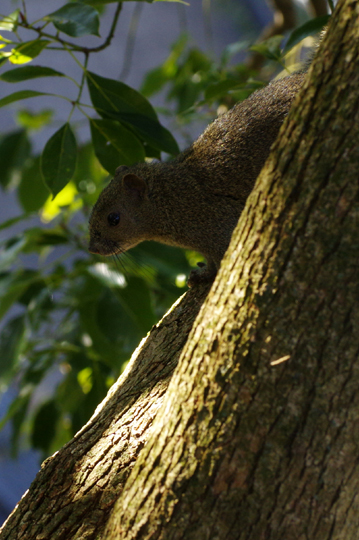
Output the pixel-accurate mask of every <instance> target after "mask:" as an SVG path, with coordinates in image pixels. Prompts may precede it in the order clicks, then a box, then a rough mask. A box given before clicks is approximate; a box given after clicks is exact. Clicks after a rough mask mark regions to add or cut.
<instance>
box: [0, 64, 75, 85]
mask: <svg viewBox="0 0 359 540" xmlns="http://www.w3.org/2000/svg"><path fill="white" fill-rule="evenodd" d="M37 77H65V75H64V74H63V73H61V72H60V71H56V69H52V68H49V67H44V66H24V67H19V68H14V69H9V70H8V71H5V72H4V73H2V74H1V75H0V80H2V81H5V82H8V83H17V82H20V81H26V80H28V79H35V78H37Z"/></svg>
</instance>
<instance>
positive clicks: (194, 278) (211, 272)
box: [187, 262, 217, 288]
mask: <svg viewBox="0 0 359 540" xmlns="http://www.w3.org/2000/svg"><path fill="white" fill-rule="evenodd" d="M197 266H199V268H196V269H195V270H192V271H191V273H190V275H189V276H188V280H187V285H188V287H191V288H192V287H194V286H195V285H199V284H200V283H212V281H214V278H215V277H216V274H217V270H216V268H213V267H212V268H209V267H208V266H207V265H206V264H204V263H203V262H199V263H197Z"/></svg>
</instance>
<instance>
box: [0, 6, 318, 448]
mask: <svg viewBox="0 0 359 540" xmlns="http://www.w3.org/2000/svg"><path fill="white" fill-rule="evenodd" d="M108 3H111V1H109V0H107V1H106V0H91V1H89V0H87V1H86V3H82V2H70V3H65V4H64V5H63V6H62V7H61V8H60V9H58V10H57V11H55V12H52V13H49V14H47V15H45V16H44V17H43V19H42V20H41V21H36V23H32V22H31V21H29V20H27V18H26V13H25V12H23V11H21V10H20V9H16V10H15V11H14V12H13V13H11V14H9V15H7V16H5V17H3V18H2V20H0V31H1V32H2V33H5V34H6V36H7V37H3V36H0V43H1V45H0V48H1V51H0V65H2V67H4V70H3V71H2V73H0V80H1V81H3V83H9V85H10V86H11V90H10V92H9V94H8V95H6V96H5V97H3V98H2V99H0V107H4V106H8V105H11V104H12V103H15V102H19V101H23V100H26V99H29V98H36V99H39V100H41V97H42V96H44V95H47V96H49V95H50V96H51V95H52V94H51V93H49V92H46V81H47V80H48V78H49V77H61V78H68V79H70V80H71V81H72V82H73V83H74V84H75V86H74V88H75V92H76V95H75V96H71V98H69V97H68V96H62V97H63V99H65V100H66V102H67V103H68V104H69V115H68V118H67V119H66V118H63V120H62V125H61V126H60V127H59V126H58V125H57V126H54V125H52V118H53V115H52V111H51V110H48V109H45V110H43V111H40V112H38V113H34V112H33V111H31V110H27V109H22V110H20V111H19V112H18V113H17V116H16V119H17V123H18V124H19V127H18V128H17V129H16V130H14V131H12V132H10V133H4V134H2V135H1V136H0V161H1V164H2V167H1V169H2V170H1V176H0V185H1V188H2V189H3V190H10V189H14V190H16V195H17V198H18V201H19V204H20V206H21V208H22V210H23V214H21V215H19V216H18V217H16V218H13V219H10V220H8V221H7V222H4V223H2V224H0V231H1V233H2V239H1V240H0V249H1V252H0V318H2V321H3V322H2V326H1V333H0V359H1V362H0V391H5V390H6V389H7V388H8V386H9V385H10V384H11V383H12V381H14V380H15V381H16V385H17V389H18V395H17V397H16V398H15V400H14V401H13V403H12V404H11V406H10V408H9V410H8V411H7V414H6V416H5V417H4V418H3V419H2V420H1V425H4V424H5V423H6V422H7V421H9V420H11V422H12V427H13V436H12V445H13V450H14V451H16V450H17V448H18V445H19V441H20V438H21V434H22V433H23V432H24V431H26V432H27V433H28V434H29V438H30V440H31V444H32V445H33V446H34V447H36V448H39V449H41V450H42V451H43V453H44V454H47V453H49V452H52V451H54V450H55V449H57V448H58V447H59V446H60V445H62V444H63V443H64V442H66V440H67V439H68V438H69V437H71V436H72V435H73V434H74V433H75V432H76V431H77V430H78V429H80V428H81V427H82V425H83V424H84V423H85V422H86V421H87V420H88V418H89V416H90V415H91V414H92V413H93V411H94V408H95V407H96V405H97V404H98V403H99V402H100V401H101V399H103V397H104V396H105V394H106V392H107V390H108V388H109V386H110V385H111V384H112V383H113V382H114V381H115V380H116V378H117V377H118V375H119V373H120V372H121V371H122V370H123V368H124V366H125V364H126V362H127V361H128V359H129V358H130V356H131V353H132V351H133V350H134V348H135V347H136V346H137V345H138V343H139V341H140V339H141V338H142V337H143V336H144V335H145V334H146V332H148V331H149V330H150V328H151V326H152V325H153V324H155V323H156V321H157V320H158V319H159V317H161V316H162V314H163V313H164V311H165V310H166V309H167V308H168V307H169V306H170V305H171V304H172V303H173V302H174V300H175V299H176V298H177V297H178V295H179V294H181V293H182V292H183V287H184V285H185V276H186V275H187V274H188V272H189V269H190V265H192V266H193V265H195V264H196V260H198V257H197V256H196V255H195V254H193V253H191V252H187V253H186V254H185V253H183V252H182V251H180V250H176V249H175V248H170V247H167V246H162V245H159V244H148V243H147V244H146V243H144V244H141V245H140V246H138V247H137V248H135V249H134V250H131V254H130V255H128V256H126V257H124V258H122V259H120V260H118V261H117V260H114V261H111V260H110V261H108V260H106V261H104V260H100V259H99V258H96V257H95V256H91V255H89V254H88V253H87V250H86V242H85V238H86V234H87V231H86V228H87V227H86V222H87V219H88V214H89V209H90V208H91V206H92V205H93V204H94V202H95V201H96V200H97V197H98V195H99V193H100V191H101V190H102V188H103V186H104V183H105V182H106V181H107V180H108V178H109V175H113V173H114V170H115V168H116V167H117V166H118V165H120V164H126V165H131V164H133V163H136V162H139V161H144V160H145V159H146V158H157V159H159V158H161V153H166V154H168V155H175V154H176V153H178V151H179V149H178V145H177V143H176V141H175V138H174V137H173V135H172V134H171V133H170V131H168V129H166V128H165V127H164V126H163V125H162V124H161V123H160V121H159V118H158V114H157V112H156V111H155V110H154V108H153V107H152V105H151V104H150V102H149V101H148V97H150V96H152V95H153V94H155V93H156V92H159V91H160V90H162V91H163V90H165V91H166V95H167V98H166V99H167V103H168V104H169V106H168V107H167V108H162V110H161V112H162V113H164V114H167V115H172V116H173V109H174V111H175V114H176V117H177V122H178V124H179V125H180V126H182V125H184V123H186V122H189V121H191V122H192V121H193V120H196V119H203V118H205V120H206V121H208V120H210V119H211V118H213V117H214V116H215V114H216V110H217V107H218V106H219V105H221V106H222V107H226V108H228V107H230V106H232V105H233V104H234V103H235V101H238V100H240V99H244V98H245V97H247V96H248V95H249V94H250V93H251V92H253V91H254V90H255V89H256V88H258V87H260V86H262V85H263V82H262V81H261V79H260V77H259V74H257V73H254V72H252V71H251V70H249V69H248V68H247V67H246V65H244V64H231V61H232V57H233V55H234V54H236V53H237V52H238V51H239V50H241V49H244V48H246V45H247V44H244V43H238V44H232V45H231V46H229V47H228V48H227V49H226V50H225V51H224V53H223V55H222V57H221V58H220V60H219V61H214V60H213V59H211V58H210V57H209V56H207V55H206V54H204V53H203V52H202V51H200V50H199V49H197V48H195V47H189V45H188V40H187V38H186V37H185V36H182V37H181V38H180V39H179V40H178V41H177V42H176V43H175V44H174V45H173V47H172V50H171V52H170V54H169V56H168V58H167V59H166V60H165V62H163V64H162V65H161V66H159V67H158V68H156V69H154V70H152V71H150V72H149V73H148V74H147V75H146V77H145V79H144V82H143V85H142V89H141V92H138V91H137V90H135V89H133V88H131V87H129V86H128V85H126V84H124V83H123V82H121V81H118V80H115V79H109V78H105V77H101V76H100V75H98V74H96V73H93V72H90V71H88V69H87V64H88V58H89V55H90V54H92V53H98V54H101V51H102V50H104V49H105V48H106V47H107V46H108V45H109V44H110V41H111V36H112V34H113V31H114V29H115V26H116V22H117V18H118V16H119V13H120V10H121V3H117V7H116V11H115V14H114V19H113V24H112V27H111V29H110V30H109V35H108V38H107V39H105V41H104V42H103V43H102V44H101V45H99V46H97V47H93V48H92V49H91V48H88V47H83V46H82V45H78V44H77V43H76V41H75V42H74V41H68V40H67V36H70V37H71V38H75V39H76V38H78V37H83V36H90V35H92V36H98V35H99V17H100V14H101V13H102V11H103V8H104V6H105V5H106V4H108ZM112 3H113V2H112ZM100 8H102V9H100ZM52 27H53V29H55V30H54V31H53V33H51V28H52ZM23 28H26V36H27V37H28V35H29V31H30V30H31V31H33V32H34V33H35V35H36V39H34V40H32V41H26V42H24V41H21V38H20V37H19V32H21V30H22V29H23ZM313 28H315V29H318V25H317V26H316V23H313V22H312V24H311V26H310V28H309V27H308V28H307V29H304V30H303V29H302V30H300V34H299V33H297V34H296V35H294V37H292V38H291V39H292V40H294V41H293V43H294V42H295V43H296V42H297V39H298V36H299V35H300V36H301V37H302V38H303V37H305V35H308V34H309V33H311V32H312V31H313ZM306 32H307V33H306ZM9 36H10V37H9ZM280 44H281V39H277V40H274V41H272V42H271V43H264V44H261V46H260V48H261V52H262V53H263V54H264V55H265V56H267V57H268V58H272V59H273V58H274V59H275V60H277V61H279V62H280V63H284V60H283V55H282V52H281V50H280ZM54 47H55V48H57V49H60V50H62V54H65V55H70V56H71V58H72V59H73V60H74V61H76V62H77V63H78V64H79V60H78V58H77V56H75V53H79V52H80V53H83V55H84V62H83V63H82V64H80V65H81V68H82V73H83V74H82V77H81V80H80V81H73V80H72V79H71V78H70V77H69V76H68V75H67V74H66V73H62V72H59V71H58V70H56V69H54V68H53V67H52V66H46V65H40V64H39V65H34V64H31V62H32V61H33V60H34V59H35V58H36V62H38V60H39V59H40V60H41V53H42V52H43V51H44V50H47V51H49V50H51V49H52V48H54ZM257 50H258V46H257ZM56 54H59V52H57V53H56ZM9 64H10V67H11V65H13V66H14V67H12V68H11V69H9ZM22 64H25V65H22ZM37 78H44V84H43V90H44V91H41V92H40V91H37V90H31V89H25V90H24V89H17V86H16V85H18V84H19V83H23V82H24V81H27V82H28V83H29V84H30V83H31V82H32V81H33V80H34V79H37ZM85 84H87V87H88V90H89V96H90V102H89V103H88V102H84V101H83V88H84V85H85ZM13 88H15V92H12V93H11V91H12V90H13ZM59 98H61V96H60V97H59V96H53V99H54V100H57V99H59ZM54 107H55V105H54ZM171 107H172V110H171ZM75 108H77V109H78V110H79V111H80V112H81V113H82V114H83V115H84V118H85V120H86V123H87V125H89V131H88V136H89V141H88V142H87V143H86V144H83V143H81V144H78V143H77V142H76V131H77V125H76V124H75V123H74V122H72V121H71V118H72V113H73V111H74V109H75ZM88 111H91V112H90V113H89V112H88ZM48 126H52V135H51V137H50V138H49V140H48V141H47V143H46V144H45V145H44V148H43V150H42V152H41V153H40V154H39V153H37V152H34V151H33V145H32V142H31V137H32V133H33V132H34V131H36V130H39V129H42V128H44V127H48ZM39 217H40V220H41V221H39ZM5 234H6V236H5ZM34 257H35V260H36V261H37V264H36V265H34ZM52 378H55V382H54V383H52V384H53V389H52V392H51V396H50V397H49V396H47V397H46V398H44V399H43V400H42V401H41V402H40V404H39V405H38V406H37V407H34V406H33V405H32V402H33V398H34V395H35V394H36V392H37V389H38V387H39V385H40V384H44V381H45V382H46V381H50V380H52Z"/></svg>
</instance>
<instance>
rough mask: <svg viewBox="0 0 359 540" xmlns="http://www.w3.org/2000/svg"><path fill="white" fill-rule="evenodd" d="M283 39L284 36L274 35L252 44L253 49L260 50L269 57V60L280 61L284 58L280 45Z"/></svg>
mask: <svg viewBox="0 0 359 540" xmlns="http://www.w3.org/2000/svg"><path fill="white" fill-rule="evenodd" d="M282 41H283V36H280V35H278V36H272V37H270V38H268V39H266V40H265V41H262V42H261V43H257V44H256V45H252V47H250V50H251V51H255V52H258V53H260V54H262V55H263V56H265V57H266V58H268V59H269V60H275V61H276V62H280V61H281V58H282V51H281V48H280V45H281V43H282Z"/></svg>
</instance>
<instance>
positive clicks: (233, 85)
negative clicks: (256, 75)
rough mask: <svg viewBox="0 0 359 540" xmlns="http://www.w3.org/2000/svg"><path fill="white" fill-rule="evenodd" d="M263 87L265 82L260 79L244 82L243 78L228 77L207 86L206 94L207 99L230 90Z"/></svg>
mask: <svg viewBox="0 0 359 540" xmlns="http://www.w3.org/2000/svg"><path fill="white" fill-rule="evenodd" d="M262 87H263V83H262V82H260V81H250V82H249V81H248V82H245V83H243V80H242V79H240V80H239V79H227V80H225V81H219V82H217V83H214V84H210V85H209V86H207V88H206V91H205V93H204V96H205V99H206V100H211V99H215V98H217V97H219V96H221V95H223V94H226V93H227V92H229V91H230V90H240V89H246V90H252V91H254V90H258V88H262Z"/></svg>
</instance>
